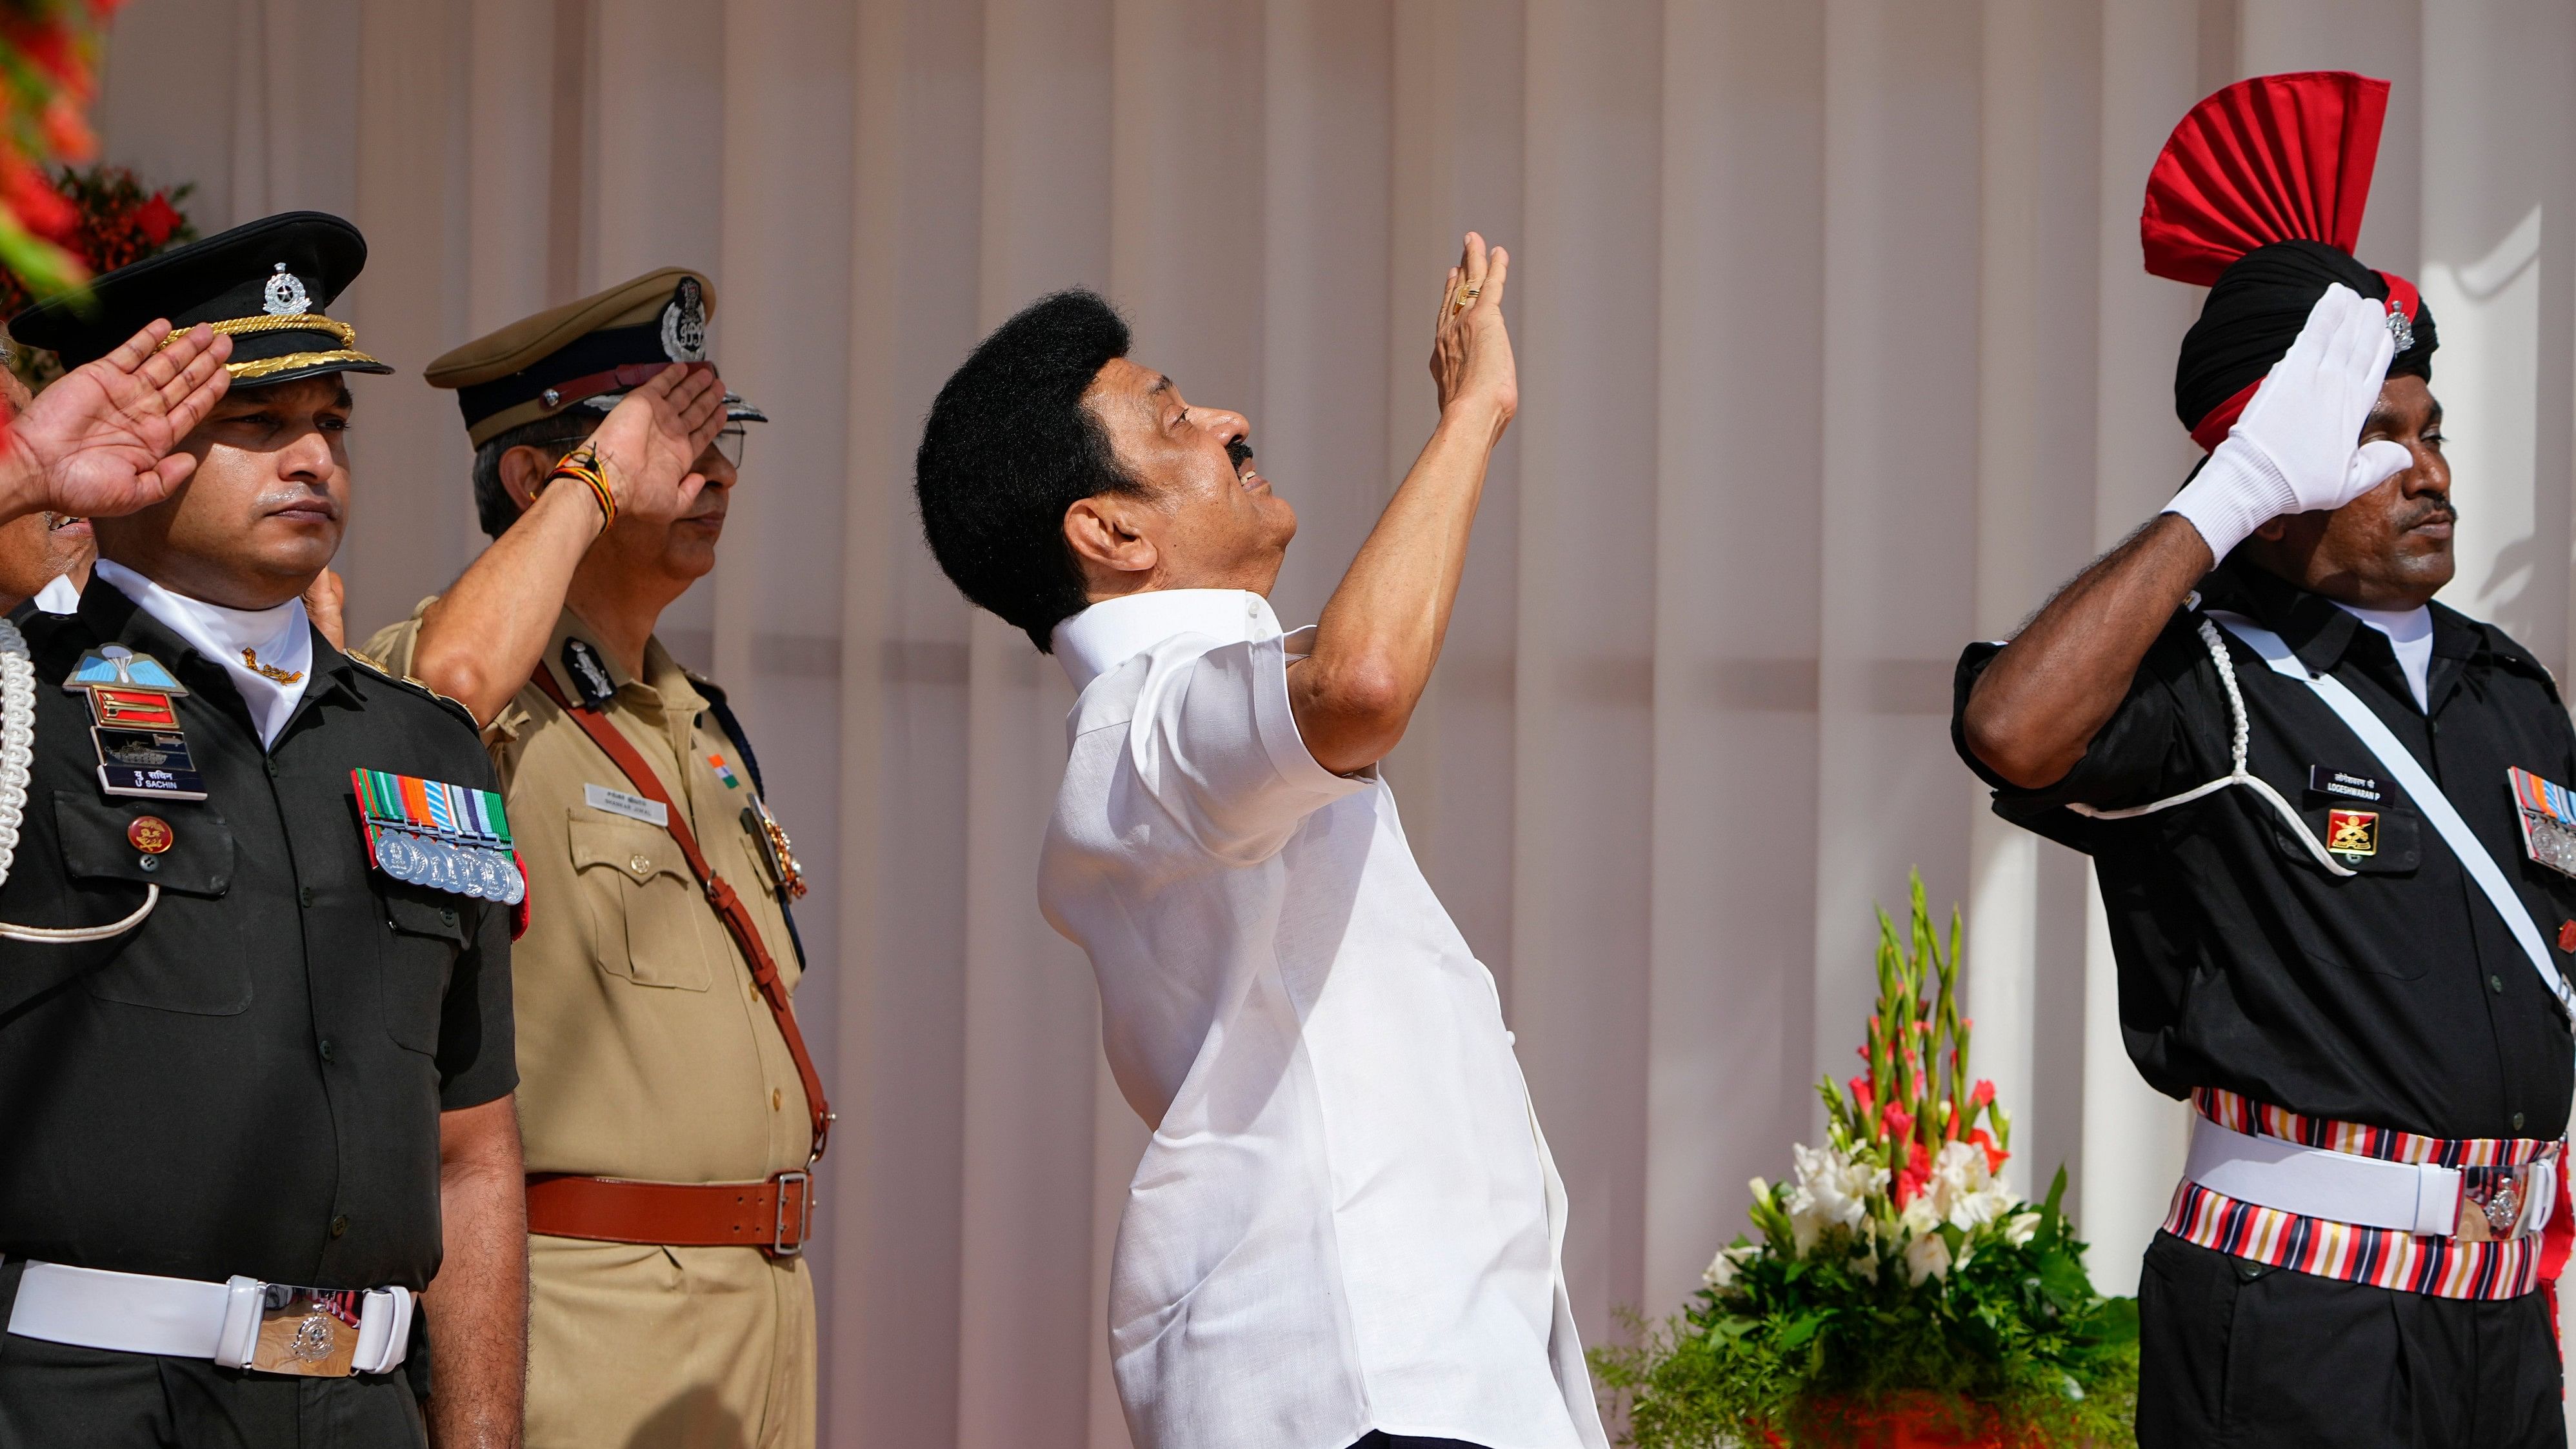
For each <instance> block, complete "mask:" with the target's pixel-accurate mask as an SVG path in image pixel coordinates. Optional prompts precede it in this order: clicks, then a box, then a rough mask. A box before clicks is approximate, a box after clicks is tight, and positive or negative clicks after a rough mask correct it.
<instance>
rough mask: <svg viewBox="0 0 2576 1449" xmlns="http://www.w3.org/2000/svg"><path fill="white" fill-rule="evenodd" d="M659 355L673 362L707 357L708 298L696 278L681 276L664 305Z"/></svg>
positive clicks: (696, 360) (704, 359)
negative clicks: (660, 352)
mask: <svg viewBox="0 0 2576 1449" xmlns="http://www.w3.org/2000/svg"><path fill="white" fill-rule="evenodd" d="M662 354H663V355H664V356H665V357H668V358H670V359H671V360H672V361H673V362H704V361H706V360H707V299H706V294H705V292H704V290H703V289H702V288H700V287H699V286H698V279H697V278H695V277H682V278H681V279H680V285H679V288H678V290H676V291H674V292H673V293H672V294H671V300H670V301H669V302H667V303H664V304H663V307H662Z"/></svg>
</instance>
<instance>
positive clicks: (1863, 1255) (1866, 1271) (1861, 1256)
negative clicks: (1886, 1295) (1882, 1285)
mask: <svg viewBox="0 0 2576 1449" xmlns="http://www.w3.org/2000/svg"><path fill="white" fill-rule="evenodd" d="M1851 1270H1852V1271H1853V1272H1855V1273H1858V1274H1859V1275H1861V1276H1862V1277H1864V1278H1867V1279H1868V1280H1869V1281H1871V1282H1872V1283H1875V1282H1877V1281H1878V1248H1877V1247H1876V1245H1874V1244H1870V1243H1864V1244H1862V1245H1861V1250H1860V1251H1859V1252H1857V1253H1854V1254H1852V1260H1851Z"/></svg>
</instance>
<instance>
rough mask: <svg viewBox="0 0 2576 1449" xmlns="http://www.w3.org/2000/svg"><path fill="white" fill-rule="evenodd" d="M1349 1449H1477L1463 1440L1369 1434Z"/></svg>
mask: <svg viewBox="0 0 2576 1449" xmlns="http://www.w3.org/2000/svg"><path fill="white" fill-rule="evenodd" d="M1351 1449H1477V1446H1475V1445H1473V1444H1470V1443H1468V1442H1467V1441H1466V1440H1464V1439H1410V1438H1406V1437H1404V1436H1402V1435H1397V1434H1386V1433H1371V1434H1370V1435H1369V1436H1368V1437H1367V1438H1365V1439H1362V1440H1361V1441H1360V1442H1358V1443H1356V1444H1354V1445H1352V1446H1351Z"/></svg>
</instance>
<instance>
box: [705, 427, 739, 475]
mask: <svg viewBox="0 0 2576 1449" xmlns="http://www.w3.org/2000/svg"><path fill="white" fill-rule="evenodd" d="M745 436H746V434H745V433H744V430H743V429H742V428H741V427H740V426H739V425H737V426H734V427H729V428H726V429H725V430H724V431H723V432H721V433H718V434H716V440H715V442H714V444H713V445H712V446H710V447H709V448H708V450H707V451H708V452H711V453H714V454H716V455H718V456H720V457H722V458H723V459H724V460H725V466H726V467H728V468H733V469H736V470H740V469H741V467H742V444H743V439H744V437H745ZM706 461H707V459H706V454H704V453H701V454H699V455H698V463H699V464H700V466H701V467H702V468H703V466H704V465H705V463H706Z"/></svg>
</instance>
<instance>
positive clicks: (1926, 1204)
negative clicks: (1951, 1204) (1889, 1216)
mask: <svg viewBox="0 0 2576 1449" xmlns="http://www.w3.org/2000/svg"><path fill="white" fill-rule="evenodd" d="M1896 1222H1897V1226H1899V1227H1901V1228H1903V1229H1905V1232H1906V1236H1908V1237H1914V1238H1920V1237H1923V1236H1925V1235H1927V1234H1929V1233H1930V1232H1931V1231H1932V1230H1933V1229H1935V1228H1937V1227H1939V1226H1941V1214H1940V1212H1939V1211H1938V1210H1937V1209H1935V1208H1934V1207H1933V1206H1932V1195H1931V1194H1930V1193H1924V1192H1918V1193H1916V1194H1915V1195H1914V1200H1913V1201H1912V1202H1909V1203H1907V1204H1906V1205H1905V1211H1904V1212H1903V1213H1902V1214H1900V1215H1899V1216H1898V1217H1897V1220H1896Z"/></svg>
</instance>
